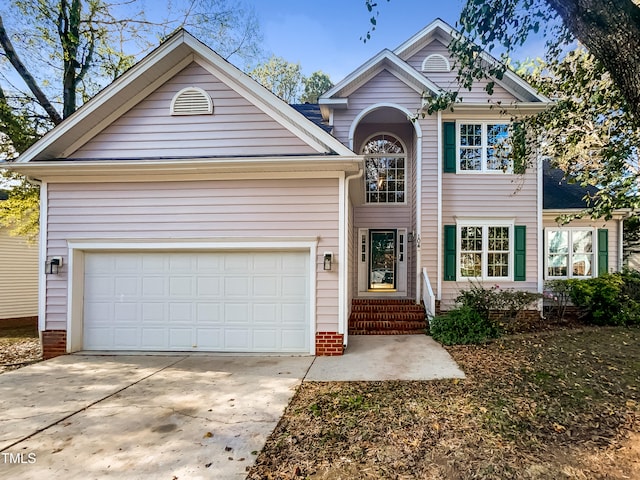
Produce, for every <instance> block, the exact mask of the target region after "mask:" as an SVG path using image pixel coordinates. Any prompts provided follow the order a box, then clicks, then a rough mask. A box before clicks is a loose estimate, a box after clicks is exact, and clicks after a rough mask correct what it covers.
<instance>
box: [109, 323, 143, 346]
mask: <svg viewBox="0 0 640 480" xmlns="http://www.w3.org/2000/svg"><path fill="white" fill-rule="evenodd" d="M139 337H140V335H139V332H138V328H136V327H120V326H118V327H115V328H114V329H113V342H114V343H115V344H116V345H120V346H121V347H122V349H123V350H135V349H137V348H138V345H139V344H140V338H139Z"/></svg>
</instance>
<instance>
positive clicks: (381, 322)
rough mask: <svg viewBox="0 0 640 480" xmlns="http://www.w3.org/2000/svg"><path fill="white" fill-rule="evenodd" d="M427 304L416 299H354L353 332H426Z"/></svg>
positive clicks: (350, 333) (350, 326)
mask: <svg viewBox="0 0 640 480" xmlns="http://www.w3.org/2000/svg"><path fill="white" fill-rule="evenodd" d="M426 328H427V322H426V317H425V311H424V307H423V306H422V305H416V303H415V301H414V300H412V299H375V298H374V299H362V298H358V299H354V300H353V301H352V303H351V315H350V316H349V335H411V334H422V335H424V333H425V330H426Z"/></svg>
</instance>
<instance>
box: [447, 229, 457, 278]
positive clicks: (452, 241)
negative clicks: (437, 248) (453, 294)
mask: <svg viewBox="0 0 640 480" xmlns="http://www.w3.org/2000/svg"><path fill="white" fill-rule="evenodd" d="M456 268H457V267H456V226H455V225H445V226H444V279H445V280H447V281H455V279H456Z"/></svg>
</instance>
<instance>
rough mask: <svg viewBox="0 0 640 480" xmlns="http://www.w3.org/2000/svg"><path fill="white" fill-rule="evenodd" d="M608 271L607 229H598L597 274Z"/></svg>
mask: <svg viewBox="0 0 640 480" xmlns="http://www.w3.org/2000/svg"><path fill="white" fill-rule="evenodd" d="M605 273H609V230H607V229H606V228H600V229H598V276H601V275H604V274H605Z"/></svg>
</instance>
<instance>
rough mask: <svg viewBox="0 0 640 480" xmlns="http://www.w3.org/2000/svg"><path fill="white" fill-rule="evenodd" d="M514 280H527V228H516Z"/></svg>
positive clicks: (519, 226) (521, 226)
mask: <svg viewBox="0 0 640 480" xmlns="http://www.w3.org/2000/svg"><path fill="white" fill-rule="evenodd" d="M513 233H514V237H515V239H514V248H513V251H514V255H513V280H514V281H516V282H524V281H525V280H526V279H527V226H526V225H516V226H515V227H514V232H513Z"/></svg>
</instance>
